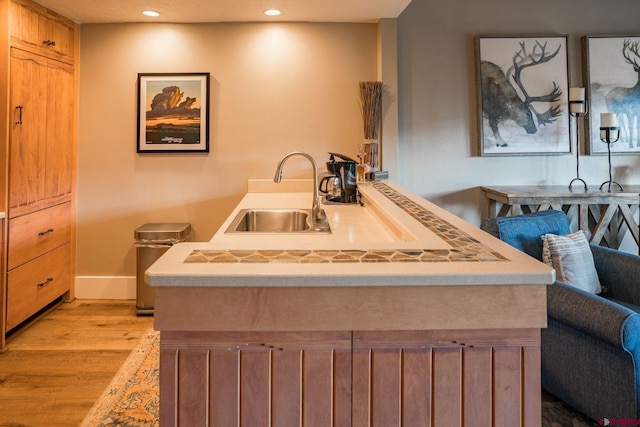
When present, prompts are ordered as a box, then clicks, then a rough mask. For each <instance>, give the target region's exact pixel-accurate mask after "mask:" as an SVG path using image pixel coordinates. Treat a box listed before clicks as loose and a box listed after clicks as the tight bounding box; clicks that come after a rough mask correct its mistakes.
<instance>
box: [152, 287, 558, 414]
mask: <svg viewBox="0 0 640 427" xmlns="http://www.w3.org/2000/svg"><path fill="white" fill-rule="evenodd" d="M545 295H546V293H545V286H544V285H538V286H535V285H531V286H522V285H521V286H504V285H502V286H446V287H445V286H426V287H388V288H387V287H373V288H357V287H352V288H344V287H340V288H335V287H321V288H308V287H300V288H223V287H176V288H172V287H159V288H157V289H156V319H155V322H156V329H159V330H160V331H161V356H160V390H161V393H160V398H161V402H160V411H161V413H160V423H161V425H162V426H178V425H187V426H200V425H202V426H205V425H210V426H231V425H233V426H251V427H254V426H286V427H290V426H363V427H364V426H385V427H390V426H419V427H424V426H446V427H451V426H462V425H474V426H476V425H477V426H510V427H512V426H536V427H537V426H539V425H540V405H541V403H540V399H541V389H540V327H543V326H544V324H545V318H546V315H545V307H546V305H545ZM257 307H261V309H257Z"/></svg>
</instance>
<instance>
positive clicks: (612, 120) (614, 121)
mask: <svg viewBox="0 0 640 427" xmlns="http://www.w3.org/2000/svg"><path fill="white" fill-rule="evenodd" d="M600 127H602V128H617V127H618V117H617V116H616V114H615V113H600Z"/></svg>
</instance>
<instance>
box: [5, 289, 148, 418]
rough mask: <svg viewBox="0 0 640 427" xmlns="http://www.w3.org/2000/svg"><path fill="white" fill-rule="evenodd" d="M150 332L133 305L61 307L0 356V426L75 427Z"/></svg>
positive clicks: (124, 302)
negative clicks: (141, 339)
mask: <svg viewBox="0 0 640 427" xmlns="http://www.w3.org/2000/svg"><path fill="white" fill-rule="evenodd" d="M150 328H153V317H151V316H136V314H135V301H133V300H95V301H93V300H76V301H73V302H71V303H64V304H61V305H60V306H58V307H57V308H56V309H55V310H53V311H52V312H50V313H48V314H47V315H46V316H45V317H43V318H42V319H41V320H39V321H38V322H37V323H35V324H34V325H32V326H31V327H29V328H28V329H27V330H26V331H24V332H22V333H20V334H19V335H17V336H16V337H15V338H14V339H12V340H11V341H10V342H9V346H8V347H9V350H8V351H7V352H6V353H4V354H0V426H38V427H43V426H47V427H55V426H65V427H68V426H77V425H78V424H80V422H81V421H82V420H83V419H84V417H85V415H86V414H87V413H88V412H89V410H90V409H91V406H92V405H93V404H94V402H95V401H96V400H98V397H100V395H101V394H102V392H103V391H104V390H105V388H106V387H107V386H108V385H109V382H110V381H111V379H112V378H113V376H114V375H115V374H116V372H117V371H118V369H119V368H120V366H121V365H122V363H123V362H124V360H125V359H126V358H127V356H128V355H129V353H130V352H131V350H133V348H134V347H135V346H136V344H137V343H138V341H139V340H140V338H141V337H142V335H143V334H144V332H145V331H146V330H148V329H150Z"/></svg>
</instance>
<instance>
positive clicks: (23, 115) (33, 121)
mask: <svg viewBox="0 0 640 427" xmlns="http://www.w3.org/2000/svg"><path fill="white" fill-rule="evenodd" d="M73 82H74V71H73V67H72V66H70V65H68V64H65V63H63V62H60V61H55V60H52V59H47V58H44V57H42V56H40V55H34V54H32V53H29V52H24V51H22V50H20V49H15V48H13V49H11V106H12V109H13V118H12V126H11V145H10V151H11V154H10V155H11V162H10V165H9V211H10V216H11V217H12V218H14V217H16V216H18V215H23V214H26V213H29V212H32V211H35V210H37V209H42V208H45V207H47V206H53V205H55V204H58V203H62V202H65V201H67V200H70V198H71V191H72V183H73V167H74V166H73V153H74V146H73V111H74V97H73V93H74V90H73V89H74V88H73Z"/></svg>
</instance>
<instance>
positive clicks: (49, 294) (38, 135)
mask: <svg viewBox="0 0 640 427" xmlns="http://www.w3.org/2000/svg"><path fill="white" fill-rule="evenodd" d="M0 8H1V9H2V10H1V11H2V12H3V13H0V17H6V19H7V20H8V22H6V24H7V25H3V27H4V28H6V31H7V33H6V34H3V35H2V37H0V44H2V46H0V48H1V50H2V51H4V52H6V53H7V55H6V58H7V61H8V62H7V66H6V67H5V70H8V71H7V79H6V81H8V85H7V86H6V88H0V94H2V93H3V90H4V93H6V97H5V98H3V99H2V106H1V107H0V109H1V110H2V111H6V115H5V117H8V118H9V120H8V123H5V124H3V125H2V127H4V128H5V129H6V132H7V133H6V134H7V136H8V138H7V141H6V142H5V143H3V144H2V147H1V148H2V150H3V152H5V153H6V156H5V157H4V159H6V163H4V164H3V165H2V166H0V168H2V169H3V170H6V174H4V176H3V178H1V179H0V184H1V185H0V187H1V188H0V194H2V196H3V197H2V200H1V203H2V205H1V206H0V211H5V212H6V216H7V218H6V226H5V230H6V231H5V232H4V237H5V239H4V242H3V251H2V253H3V259H2V263H3V265H4V266H5V273H4V274H3V275H2V276H3V277H2V281H1V283H2V292H1V293H0V295H2V307H3V312H4V314H5V316H4V318H3V321H2V322H0V331H1V332H2V337H1V340H0V344H1V346H0V350H2V349H4V347H5V343H6V337H7V334H10V333H12V332H13V331H14V330H17V328H18V327H19V326H20V325H21V324H22V323H23V322H25V321H27V320H30V319H31V318H34V316H35V315H36V314H38V313H39V312H40V311H41V310H42V309H44V308H46V307H47V306H48V305H50V304H51V303H53V302H55V301H56V300H58V299H60V298H61V297H62V298H72V297H73V290H72V286H71V283H72V278H73V277H74V270H75V243H74V233H75V195H74V192H75V173H76V172H75V171H76V165H75V163H76V145H77V132H76V128H77V107H76V99H77V73H76V67H75V62H76V55H77V45H78V42H77V31H78V28H77V25H76V24H75V23H73V22H72V21H70V20H68V19H66V18H64V17H62V16H60V15H57V14H55V13H54V12H51V11H49V10H47V9H46V8H44V7H42V6H40V5H38V4H36V3H33V2H31V1H29V0H0ZM2 60H3V61H4V60H5V59H2Z"/></svg>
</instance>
